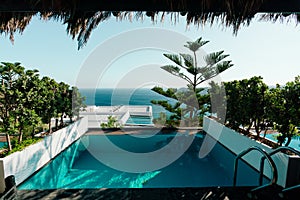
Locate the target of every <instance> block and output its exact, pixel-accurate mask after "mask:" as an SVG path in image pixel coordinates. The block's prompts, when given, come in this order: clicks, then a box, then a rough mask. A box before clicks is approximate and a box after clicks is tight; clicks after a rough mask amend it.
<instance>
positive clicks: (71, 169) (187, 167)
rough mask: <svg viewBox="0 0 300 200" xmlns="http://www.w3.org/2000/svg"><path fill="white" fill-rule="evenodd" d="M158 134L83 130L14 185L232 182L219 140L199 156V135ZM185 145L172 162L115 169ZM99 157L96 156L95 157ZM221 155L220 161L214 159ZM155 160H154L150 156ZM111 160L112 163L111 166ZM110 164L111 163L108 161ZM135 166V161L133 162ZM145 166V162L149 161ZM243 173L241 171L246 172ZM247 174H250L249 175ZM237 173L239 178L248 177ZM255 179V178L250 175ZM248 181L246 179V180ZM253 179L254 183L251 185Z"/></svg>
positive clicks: (149, 185) (155, 185)
mask: <svg viewBox="0 0 300 200" xmlns="http://www.w3.org/2000/svg"><path fill="white" fill-rule="evenodd" d="M175 135H176V134H175V133H174V134H163V133H161V134H158V135H154V136H151V135H138V137H133V136H131V135H126V134H125V135H85V136H83V137H81V138H80V139H79V140H78V141H76V142H75V143H73V144H72V145H71V146H70V147H68V148H67V149H66V150H65V151H63V152H62V153H61V154H59V155H58V156H57V157H56V158H55V159H53V160H52V161H51V162H49V163H48V164H47V165H46V166H44V167H43V168H42V169H40V170H39V171H38V172H37V173H35V174H34V175H32V176H31V177H30V178H28V179H27V180H25V181H24V182H23V183H21V184H20V185H18V189H20V190H24V189H59V188H66V189H76V188H169V187H173V188H174V187H209V186H232V173H233V171H232V167H233V159H234V156H233V155H232V153H230V152H229V151H226V150H225V151H224V148H223V147H222V146H220V145H216V146H215V147H214V149H215V150H214V151H212V152H211V153H210V154H208V155H207V156H206V157H204V158H201V159H200V158H199V157H198V155H199V149H200V147H201V145H202V142H203V138H204V135H203V134H202V133H198V134H197V135H196V136H195V137H194V136H191V135H187V134H181V136H178V135H176V138H175ZM191 138H192V140H191V141H192V143H191V145H190V146H189V147H188V149H187V150H186V151H185V152H184V153H183V154H182V155H181V156H179V158H178V159H175V160H174V162H171V163H170V164H167V165H166V166H164V167H161V168H159V169H155V170H148V171H143V172H140V173H136V172H128V170H127V172H126V170H120V169H118V167H119V168H122V167H124V169H125V168H126V166H128V165H129V166H130V167H136V165H138V167H137V169H140V167H141V168H142V167H145V166H146V167H147V166H148V165H151V164H154V165H155V164H157V163H158V162H161V161H162V160H168V159H169V158H170V157H171V156H172V155H174V153H176V152H177V151H181V149H180V148H181V147H182V146H183V145H182V144H183V142H185V141H187V140H190V139H191ZM105 139H109V141H110V142H111V143H112V144H114V145H116V146H118V147H119V148H120V149H122V150H124V152H131V153H132V154H138V155H141V156H142V157H144V158H145V160H144V161H145V163H146V164H145V163H144V164H145V166H141V165H143V163H142V164H141V163H139V164H138V163H135V162H134V161H132V160H127V158H126V153H124V152H121V153H120V152H118V151H117V150H114V149H112V148H109V146H108V144H107V143H105V142H104V141H105ZM174 141H175V145H176V146H175V148H174V147H172V148H169V149H167V151H165V152H164V153H162V154H159V156H156V157H154V160H152V161H151V162H150V164H149V163H147V161H149V159H153V157H152V158H149V159H148V157H147V153H148V152H156V151H159V150H161V149H163V148H165V147H168V146H170V145H171V143H172V142H174ZM102 155H103V156H104V157H105V156H106V157H107V158H110V159H112V161H111V163H109V162H103V161H100V160H101V159H99V158H100V157H101V156H102ZM98 156H100V157H98ZM217 157H220V158H221V159H222V158H223V161H220V158H217ZM155 159H157V160H155ZM114 161H117V163H118V164H119V165H118V166H112V165H113V162H114ZM110 164H111V166H110ZM139 165H140V166H139ZM149 167H151V166H149ZM248 175H249V173H247V176H248ZM250 177H251V178H253V177H254V176H253V175H251V174H250ZM251 178H249V177H248V178H246V179H245V178H243V177H242V176H241V180H246V181H248V180H250V179H251ZM254 179H255V184H256V183H257V180H258V179H256V178H254ZM246 184H248V183H246ZM255 184H254V185H255Z"/></svg>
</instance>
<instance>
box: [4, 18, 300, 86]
mask: <svg viewBox="0 0 300 200" xmlns="http://www.w3.org/2000/svg"><path fill="white" fill-rule="evenodd" d="M141 30H147V31H146V32H145V34H143V38H144V40H145V42H148V43H149V40H150V43H151V42H153V47H148V46H147V45H146V46H145V48H143V46H141V45H143V44H138V45H136V46H135V45H133V46H132V47H130V48H129V46H130V45H132V44H134V43H135V41H136V40H137V37H139V35H135V33H136V34H139V33H140V31H141ZM157 30H158V32H159V31H164V32H167V35H163V34H162V37H160V38H154V37H155V36H154V35H155V33H156V32H157ZM128 31H131V32H133V34H130V36H128V35H127V36H126V37H124V38H123V40H120V41H121V42H120V41H119V40H118V39H122V36H124V35H126V33H128ZM152 33H153V34H152ZM170 34H171V36H170V37H168V35H170ZM180 35H182V37H186V38H190V40H195V39H197V38H199V37H202V38H203V39H204V40H209V41H210V42H209V43H208V44H206V45H205V46H204V47H203V49H204V51H205V52H207V53H209V52H214V51H219V50H225V53H227V54H230V56H229V57H228V59H230V60H232V62H233V63H234V66H233V67H232V68H231V69H229V70H227V71H225V72H224V73H222V75H221V77H220V78H221V80H222V81H231V80H235V79H243V78H250V77H252V76H258V75H260V76H262V77H263V78H264V82H266V83H267V84H269V85H274V84H275V83H279V84H284V83H286V82H287V81H292V80H293V79H294V77H295V76H297V75H300V64H299V59H298V58H299V56H298V52H299V51H298V47H299V46H300V37H299V27H298V26H296V25H295V24H294V23H289V24H287V23H271V22H259V21H258V20H253V21H252V23H251V24H250V26H245V27H242V28H241V29H240V30H239V32H238V34H237V36H234V35H233V34H232V29H231V28H225V27H222V25H217V24H214V25H212V26H210V25H206V26H203V27H202V26H201V27H197V26H194V25H191V26H190V27H188V28H187V27H186V22H185V19H184V18H180V19H179V22H177V23H176V24H174V23H173V22H171V20H170V18H169V17H167V18H166V19H165V21H164V22H163V23H160V22H157V23H156V24H153V22H151V21H150V20H149V19H148V18H146V19H145V20H144V21H136V20H133V22H129V21H128V20H123V21H117V20H116V19H115V18H113V17H112V18H111V19H110V20H108V21H105V22H103V23H101V24H100V25H99V26H98V27H97V29H95V30H94V31H93V33H92V35H91V38H90V40H89V41H88V43H87V45H86V46H84V47H83V48H82V49H80V50H77V41H76V40H72V38H71V37H70V36H68V35H67V33H66V29H65V25H62V24H61V22H56V21H41V20H39V19H37V18H34V19H32V21H31V23H30V24H29V26H28V27H27V28H26V29H25V32H24V33H23V34H22V35H20V34H15V43H14V44H11V42H10V41H9V38H8V36H5V35H1V37H0V43H1V48H0V61H1V62H3V61H5V62H21V63H22V65H23V66H25V67H26V68H27V69H33V68H34V69H38V70H39V71H40V74H41V76H49V77H52V78H54V79H55V80H57V81H64V82H67V83H68V84H70V85H77V86H79V87H93V86H95V87H102V88H107V87H113V88H114V87H151V86H152V85H156V84H160V85H164V84H165V86H173V85H174V86H176V87H180V86H183V85H184V84H185V83H184V82H182V81H180V80H178V79H177V78H176V77H172V76H171V75H169V74H168V73H166V72H163V71H162V70H161V69H160V68H159V67H160V66H162V65H164V64H171V63H170V62H169V61H168V60H167V59H166V58H164V57H163V56H162V54H163V53H165V52H168V51H171V52H172V50H173V49H174V51H175V49H176V50H177V47H175V46H172V45H177V46H180V47H182V46H183V44H184V43H183V42H182V41H181V39H180V38H179V39H175V38H176V37H177V36H178V37H180ZM115 41H119V42H118V43H117V42H115ZM164 41H167V42H168V43H169V44H170V46H169V47H166V46H164V48H162V49H160V45H162V42H164ZM155 42H157V43H155ZM154 43H155V44H154ZM105 45H108V46H105ZM127 46H128V49H129V50H128V52H127V51H126V47H127ZM104 47H105V49H101V48H104ZM122 48H124V49H125V50H124V51H123V52H122V51H121V50H120V49H122ZM178 48H179V47H178ZM119 50H120V52H118V51H119ZM95 52H96V53H95ZM116 52H118V53H116ZM93 54H94V57H93ZM112 55H113V56H112ZM92 59H94V60H93V62H91V60H92ZM105 59H109V60H108V61H107V64H105V66H102V64H103V63H104V60H105ZM90 63H92V64H90ZM89 64H90V65H93V67H91V68H87V67H86V66H87V65H89ZM98 68H103V69H102V70H101V71H99V70H98ZM82 69H85V71H86V73H85V72H84V73H83V72H82V71H83V70H82ZM97 70H98V72H95V71H97ZM78 77H80V78H78ZM78 79H82V80H81V82H80V84H79V85H78ZM82 81H84V83H82Z"/></svg>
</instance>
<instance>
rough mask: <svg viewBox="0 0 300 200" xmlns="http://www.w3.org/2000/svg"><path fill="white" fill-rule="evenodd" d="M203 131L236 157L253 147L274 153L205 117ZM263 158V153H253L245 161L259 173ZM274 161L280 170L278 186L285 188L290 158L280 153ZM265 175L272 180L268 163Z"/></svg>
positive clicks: (245, 157)
mask: <svg viewBox="0 0 300 200" xmlns="http://www.w3.org/2000/svg"><path fill="white" fill-rule="evenodd" d="M203 130H204V131H205V132H206V133H207V134H209V135H210V136H211V137H213V138H214V139H215V140H216V141H218V142H219V143H221V144H222V145H223V146H225V147H226V148H228V149H229V150H231V151H232V152H233V153H234V154H236V155H237V154H239V153H241V152H242V151H244V150H246V149H248V148H249V147H252V146H257V147H260V148H262V149H264V150H265V151H266V152H271V151H273V150H272V149H271V148H270V147H268V146H266V145H264V144H262V143H259V142H257V141H256V140H253V139H250V138H249V137H247V136H244V135H241V134H239V133H237V132H236V131H234V130H232V129H230V128H228V127H226V126H224V125H223V124H220V123H218V122H217V121H215V120H213V119H210V118H208V117H205V118H204V120H203ZM261 157H262V154H261V153H259V152H257V151H252V152H251V153H249V154H247V155H245V156H244V157H243V160H245V161H246V162H247V163H248V164H250V165H251V166H253V167H254V168H255V169H257V170H258V171H259V167H260V158H261ZM272 159H273V160H274V162H275V164H276V166H277V169H278V181H277V184H279V185H281V186H285V184H286V175H287V167H288V161H289V157H288V156H287V155H285V154H282V153H278V154H276V155H273V156H272ZM232 166H233V165H232ZM264 174H265V175H266V176H267V177H269V178H271V169H270V167H269V164H268V163H267V161H265V169H264Z"/></svg>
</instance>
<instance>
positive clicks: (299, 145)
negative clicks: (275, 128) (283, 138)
mask: <svg viewBox="0 0 300 200" xmlns="http://www.w3.org/2000/svg"><path fill="white" fill-rule="evenodd" d="M263 135H264V134H263V133H262V134H261V136H263ZM277 135H279V133H272V134H266V138H268V139H270V140H273V141H274V142H277V139H276V136H277ZM284 144H285V143H284ZM284 144H283V145H284ZM289 147H293V148H294V149H296V150H298V151H300V139H292V140H291V142H290V144H289Z"/></svg>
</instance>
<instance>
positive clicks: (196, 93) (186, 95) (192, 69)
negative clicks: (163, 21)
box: [151, 37, 233, 126]
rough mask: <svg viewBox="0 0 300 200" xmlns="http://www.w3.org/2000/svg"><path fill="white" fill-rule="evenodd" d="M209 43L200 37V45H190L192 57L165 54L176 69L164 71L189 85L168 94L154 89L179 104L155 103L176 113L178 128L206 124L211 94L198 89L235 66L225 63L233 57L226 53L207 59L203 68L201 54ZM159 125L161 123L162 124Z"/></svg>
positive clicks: (169, 90)
mask: <svg viewBox="0 0 300 200" xmlns="http://www.w3.org/2000/svg"><path fill="white" fill-rule="evenodd" d="M207 43H208V41H205V40H203V39H202V38H201V37H200V38H199V39H197V40H196V41H193V42H190V41H188V42H187V43H186V44H185V45H184V47H186V48H188V50H189V51H191V54H186V53H179V54H163V55H164V56H165V57H166V58H168V59H169V60H170V61H172V62H173V63H174V64H175V65H174V64H173V65H171V64H168V65H164V66H162V67H161V68H162V69H163V70H165V71H167V72H169V73H170V74H172V75H174V76H177V77H179V78H181V79H183V80H185V81H186V82H187V88H186V89H185V90H177V89H172V88H169V89H167V90H166V91H165V90H163V89H162V88H160V87H154V88H153V89H152V90H153V91H155V92H157V93H159V94H161V95H163V96H165V97H168V98H171V99H173V100H175V101H176V103H175V104H170V103H168V102H167V101H155V100H153V101H151V102H152V103H153V104H157V105H160V106H162V107H164V108H165V109H166V110H167V111H169V112H171V113H173V114H172V115H171V117H170V120H173V121H175V124H176V125H179V124H181V125H184V126H198V125H199V122H202V120H201V118H202V117H203V114H204V113H206V112H207V111H209V109H210V103H209V94H207V93H204V92H203V90H204V88H198V86H199V85H200V84H201V83H203V82H205V81H207V80H209V79H212V78H213V77H215V76H217V75H218V74H219V73H221V72H223V71H225V70H227V69H228V68H230V67H232V66H233V64H232V63H231V61H227V60H225V58H227V57H228V56H229V55H227V54H224V51H218V52H213V53H210V54H208V55H206V56H205V57H204V59H203V62H204V63H205V64H203V65H201V66H200V65H199V63H200V62H199V60H198V58H197V51H199V50H200V49H201V47H202V46H204V45H205V44H207ZM199 118H200V120H199ZM157 121H160V122H161V121H162V120H157ZM173 124H174V123H173ZM169 125H170V124H169Z"/></svg>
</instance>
